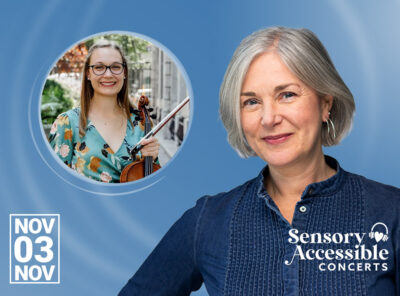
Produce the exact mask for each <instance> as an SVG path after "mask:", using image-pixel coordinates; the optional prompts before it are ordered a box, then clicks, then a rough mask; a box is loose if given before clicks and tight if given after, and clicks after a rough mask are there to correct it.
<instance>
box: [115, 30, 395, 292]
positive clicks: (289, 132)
mask: <svg viewBox="0 0 400 296" xmlns="http://www.w3.org/2000/svg"><path fill="white" fill-rule="evenodd" d="M354 109H355V105H354V100H353V96H352V94H351V92H350V91H349V89H348V88H347V86H346V85H345V84H344V82H343V81H342V79H341V78H340V76H339V74H338V73H337V71H336V69H335V67H334V65H333V63H332V61H331V59H330V58H329V55H328V53H327V52H326V50H325V48H324V47H323V45H322V44H321V42H320V41H319V40H318V38H317V37H316V36H315V35H314V34H313V33H312V32H311V31H309V30H307V29H292V28H282V27H273V28H268V29H264V30H261V31H258V32H255V33H253V34H251V35H250V36H248V37H247V38H245V39H244V40H243V41H242V42H241V44H240V45H239V47H238V48H237V50H236V51H235V53H234V55H233V58H232V60H231V62H230V65H229V67H228V70H227V72H226V74H225V78H224V81H223V83H222V86H221V91H220V114H221V119H222V121H223V123H224V125H225V128H226V129H227V131H228V140H229V143H230V144H231V145H232V146H233V148H234V149H236V151H237V152H238V153H239V155H241V156H242V157H249V156H258V157H260V158H261V159H263V160H264V161H265V162H266V163H267V164H268V165H267V166H266V167H265V168H264V169H263V170H262V171H261V172H260V174H259V175H258V176H257V177H256V178H254V179H252V180H250V181H248V182H246V183H245V184H243V185H241V186H239V187H237V188H235V189H233V190H231V191H229V192H226V193H220V194H218V195H216V196H205V197H203V198H201V199H199V200H198V202H197V204H196V206H195V207H194V208H192V209H190V210H188V211H187V212H186V213H185V214H184V215H183V216H182V217H181V218H180V219H179V220H178V221H177V222H176V223H175V224H174V225H173V226H172V228H171V229H170V230H169V231H168V233H167V234H166V235H165V237H164V238H163V239H162V240H161V242H160V243H159V245H158V246H157V247H156V248H155V250H154V251H153V252H152V253H151V255H150V256H149V257H148V258H147V260H146V261H145V263H144V264H143V265H142V266H141V267H140V269H139V270H138V271H137V273H136V274H135V275H134V276H133V277H132V278H131V279H130V280H129V282H128V284H127V285H126V286H125V287H124V288H123V290H122V291H121V292H120V295H189V294H190V292H191V291H194V290H197V289H199V288H200V286H201V284H202V283H203V282H204V283H205V286H206V288H207V291H208V293H209V294H210V295H229V296H232V295H246V296H248V295H324V296H325V295H346V296H348V295H357V296H358V295H379V294H381V295H399V293H400V241H399V237H400V228H399V225H400V223H399V222H400V221H399V217H400V190H399V189H397V188H394V187H391V186H388V185H383V184H380V183H377V182H374V181H371V180H368V179H366V178H364V177H362V176H358V175H355V174H352V173H349V172H346V171H344V170H343V169H342V168H341V167H340V165H339V163H338V162H337V161H336V160H335V159H333V158H331V157H329V156H325V155H324V154H323V150H322V145H324V146H331V145H335V144H338V143H339V142H340V140H341V139H342V138H343V137H344V136H345V135H346V133H347V132H348V131H349V129H350V127H351V124H352V118H353V114H354Z"/></svg>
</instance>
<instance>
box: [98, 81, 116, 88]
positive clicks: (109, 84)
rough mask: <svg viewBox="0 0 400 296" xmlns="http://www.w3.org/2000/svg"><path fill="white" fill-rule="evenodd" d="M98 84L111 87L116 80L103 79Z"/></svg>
mask: <svg viewBox="0 0 400 296" xmlns="http://www.w3.org/2000/svg"><path fill="white" fill-rule="evenodd" d="M100 84H101V86H104V87H112V86H114V85H115V84H116V82H115V81H110V82H106V81H104V82H100Z"/></svg>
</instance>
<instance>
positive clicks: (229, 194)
mask: <svg viewBox="0 0 400 296" xmlns="http://www.w3.org/2000/svg"><path fill="white" fill-rule="evenodd" d="M256 179H257V178H254V179H251V180H249V181H246V182H245V183H243V184H241V185H239V186H237V187H235V188H233V189H231V190H229V191H225V192H220V193H218V194H215V195H206V196H203V197H201V198H200V199H198V200H197V203H196V207H202V208H203V211H204V212H205V213H206V214H207V215H216V216H220V215H221V214H223V212H225V213H230V212H231V211H233V210H234V208H235V205H236V203H237V202H238V201H239V200H240V199H241V198H242V197H243V196H244V195H245V193H246V191H247V189H248V188H249V186H251V185H252V184H253V183H254V182H255V180H256Z"/></svg>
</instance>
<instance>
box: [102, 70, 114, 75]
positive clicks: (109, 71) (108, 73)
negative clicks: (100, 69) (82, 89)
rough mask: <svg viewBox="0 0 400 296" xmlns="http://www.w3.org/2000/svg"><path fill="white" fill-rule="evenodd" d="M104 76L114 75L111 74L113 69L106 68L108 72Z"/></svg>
mask: <svg viewBox="0 0 400 296" xmlns="http://www.w3.org/2000/svg"><path fill="white" fill-rule="evenodd" d="M103 75H104V76H112V75H113V73H112V72H111V68H106V72H104V74H103Z"/></svg>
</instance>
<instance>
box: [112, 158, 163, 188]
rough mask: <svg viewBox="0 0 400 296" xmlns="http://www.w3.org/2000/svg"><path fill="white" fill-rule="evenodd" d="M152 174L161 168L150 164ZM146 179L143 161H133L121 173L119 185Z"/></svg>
mask: <svg viewBox="0 0 400 296" xmlns="http://www.w3.org/2000/svg"><path fill="white" fill-rule="evenodd" d="M152 166H153V168H152V170H153V172H155V171H157V170H159V169H160V168H161V166H160V165H159V164H156V163H153V164H152ZM144 177H146V175H145V163H144V160H139V161H134V162H132V163H130V164H128V165H127V166H126V167H125V168H124V169H123V171H122V173H121V176H120V178H119V181H120V182H121V183H125V182H131V181H135V180H139V179H142V178H144Z"/></svg>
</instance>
